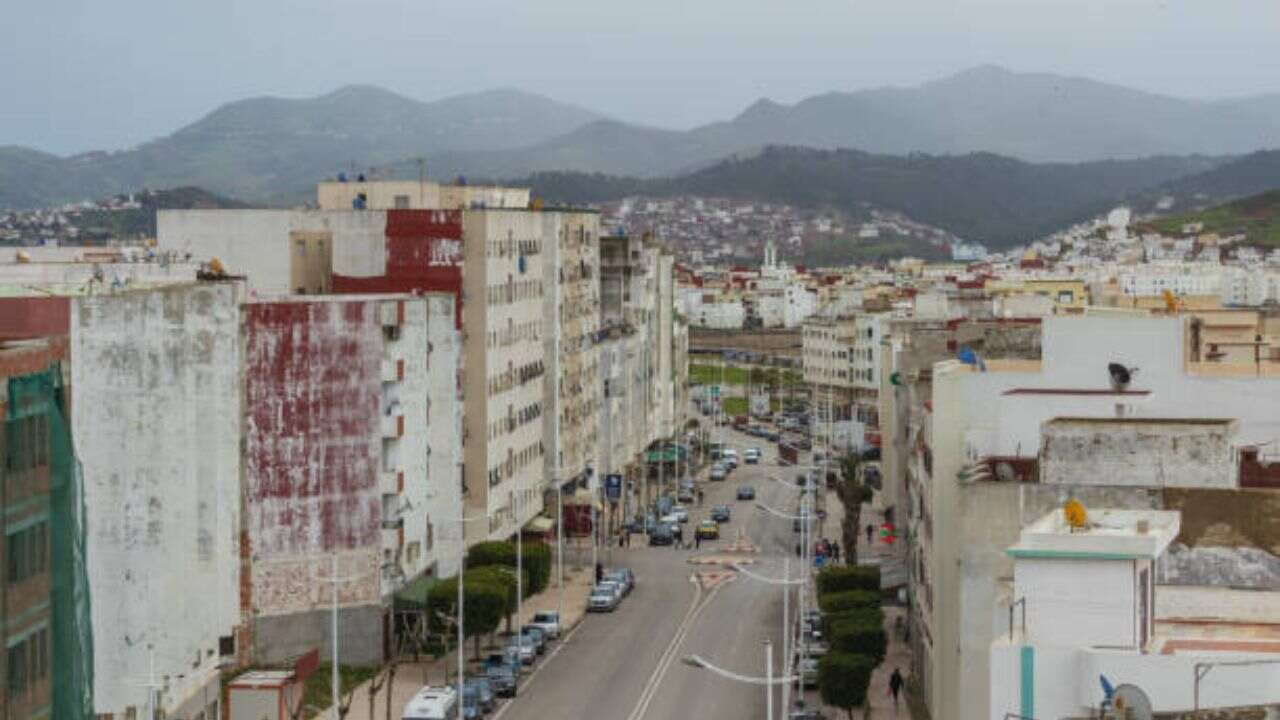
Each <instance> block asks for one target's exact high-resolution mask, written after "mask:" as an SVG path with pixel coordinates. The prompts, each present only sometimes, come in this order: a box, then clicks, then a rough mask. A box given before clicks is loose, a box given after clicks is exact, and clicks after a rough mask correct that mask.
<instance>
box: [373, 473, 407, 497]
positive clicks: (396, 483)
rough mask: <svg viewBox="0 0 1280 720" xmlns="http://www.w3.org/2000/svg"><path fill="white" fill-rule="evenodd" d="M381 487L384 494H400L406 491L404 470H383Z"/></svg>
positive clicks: (380, 479) (380, 478)
mask: <svg viewBox="0 0 1280 720" xmlns="http://www.w3.org/2000/svg"><path fill="white" fill-rule="evenodd" d="M379 488H380V489H381V490H382V494H384V495H388V494H395V495H399V494H400V493H402V492H404V471H403V470H383V471H382V473H381V476H380V477H379Z"/></svg>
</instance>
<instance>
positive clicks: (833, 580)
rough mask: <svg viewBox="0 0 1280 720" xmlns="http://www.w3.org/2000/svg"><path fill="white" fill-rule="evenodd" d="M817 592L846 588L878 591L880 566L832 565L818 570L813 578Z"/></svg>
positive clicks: (821, 593)
mask: <svg viewBox="0 0 1280 720" xmlns="http://www.w3.org/2000/svg"><path fill="white" fill-rule="evenodd" d="M815 582H816V584H817V586H818V594H819V595H826V594H829V593H838V592H844V591H846V590H874V591H876V592H879V591H880V568H879V567H877V566H874V565H867V566H863V565H846V566H839V565H837V566H832V567H827V568H823V569H822V570H819V571H818V575H817V577H816V578H815Z"/></svg>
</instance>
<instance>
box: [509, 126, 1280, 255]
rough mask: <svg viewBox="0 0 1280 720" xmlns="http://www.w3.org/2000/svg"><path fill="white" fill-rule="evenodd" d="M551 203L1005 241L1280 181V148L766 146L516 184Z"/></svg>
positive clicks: (552, 175) (1181, 205) (533, 177)
mask: <svg viewBox="0 0 1280 720" xmlns="http://www.w3.org/2000/svg"><path fill="white" fill-rule="evenodd" d="M515 183H516V184H519V185H522V186H528V187H531V188H533V191H534V193H535V194H536V195H537V196H538V197H541V198H544V199H546V200H547V201H549V202H551V203H553V204H554V203H569V204H577V203H601V202H606V201H609V200H618V199H621V198H624V197H628V196H634V195H644V196H650V197H664V196H675V195H702V196H719V197H730V198H735V199H743V200H765V201H776V202H781V203H787V204H791V205H796V206H800V207H809V208H824V207H831V208H837V209H841V210H846V211H853V212H856V211H857V210H858V209H859V208H865V207H868V206H870V207H877V208H882V209H886V210H893V211H896V212H900V213H902V214H904V215H906V216H908V217H910V218H912V219H913V220H917V221H919V222H923V223H927V224H930V225H934V226H936V227H940V228H942V229H944V230H947V231H948V232H951V233H953V234H955V235H957V236H959V237H961V238H964V239H966V240H976V241H980V242H983V243H985V244H987V245H989V246H991V247H994V248H1004V247H1009V246H1012V245H1017V244H1020V243H1025V242H1027V241H1029V240H1034V239H1036V238H1039V237H1042V236H1044V235H1047V234H1049V233H1052V232H1054V231H1056V230H1059V229H1062V228H1063V227H1065V226H1068V225H1071V224H1073V223H1076V222H1079V221H1081V220H1084V219H1087V218H1090V217H1093V216H1096V215H1099V214H1102V213H1105V212H1106V211H1107V210H1109V209H1111V208H1112V207H1115V205H1117V204H1119V203H1121V202H1129V203H1132V204H1133V205H1134V206H1135V208H1140V209H1142V210H1147V209H1150V208H1151V207H1153V206H1154V205H1155V204H1156V201H1157V200H1158V199H1160V198H1163V197H1165V196H1172V199H1173V202H1174V207H1175V208H1188V209H1189V207H1188V206H1193V205H1203V204H1205V202H1206V201H1207V200H1208V199H1223V198H1231V197H1238V196H1242V195H1248V194H1253V193H1258V192H1262V191H1264V190H1267V189H1270V188H1275V187H1280V150H1273V151H1260V152H1257V153H1251V154H1249V155H1245V156H1242V157H1239V158H1234V159H1229V160H1224V159H1221V158H1213V157H1208V156H1203V155H1199V156H1195V155H1193V156H1177V157H1153V158H1144V159H1140V160H1099V161H1093V162H1084V163H1029V162H1025V161H1022V160H1016V159H1013V158H1009V157H1005V156H1001V155H995V154H992V153H970V154H968V155H925V154H922V153H915V154H912V155H906V156H899V155H879V154H872V153H866V152H862V151H858V150H817V149H813V148H800V147H781V146H770V147H766V148H765V149H763V150H762V151H760V152H759V153H755V154H752V155H750V156H739V157H733V158H729V159H726V160H723V161H721V162H718V163H714V164H712V165H710V166H708V167H705V168H702V169H700V170H696V171H693V172H690V173H687V174H684V175H680V176H676V177H670V178H634V177H632V178H624V177H615V176H609V175H603V174H590V173H577V172H547V173H535V174H532V175H530V176H528V177H525V178H521V179H518V180H516V181H515Z"/></svg>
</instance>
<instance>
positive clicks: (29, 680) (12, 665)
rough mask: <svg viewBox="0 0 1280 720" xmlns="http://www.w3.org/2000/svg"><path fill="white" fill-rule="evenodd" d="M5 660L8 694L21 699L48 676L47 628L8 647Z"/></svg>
mask: <svg viewBox="0 0 1280 720" xmlns="http://www.w3.org/2000/svg"><path fill="white" fill-rule="evenodd" d="M7 659H8V668H9V675H8V678H7V683H8V687H9V694H10V696H13V697H21V696H23V695H25V694H26V693H27V692H28V691H29V690H30V689H31V687H32V685H34V684H35V683H37V682H39V681H41V680H44V679H45V678H47V677H48V676H49V628H47V627H43V628H40V629H39V630H36V631H35V632H33V633H31V634H29V635H27V636H26V637H24V638H22V639H21V640H19V641H18V642H17V643H15V644H13V645H10V646H9V648H8V653H7Z"/></svg>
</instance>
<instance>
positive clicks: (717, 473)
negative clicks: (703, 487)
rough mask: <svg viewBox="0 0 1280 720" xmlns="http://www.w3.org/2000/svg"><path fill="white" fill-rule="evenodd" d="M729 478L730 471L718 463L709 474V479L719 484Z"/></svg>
mask: <svg viewBox="0 0 1280 720" xmlns="http://www.w3.org/2000/svg"><path fill="white" fill-rule="evenodd" d="M727 477H729V470H728V468H726V467H725V466H724V465H722V464H720V463H716V464H715V465H712V466H711V472H709V473H707V478H708V479H710V480H714V481H716V482H719V481H721V480H724V479H725V478H727Z"/></svg>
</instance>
